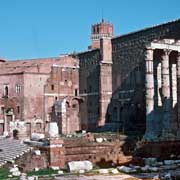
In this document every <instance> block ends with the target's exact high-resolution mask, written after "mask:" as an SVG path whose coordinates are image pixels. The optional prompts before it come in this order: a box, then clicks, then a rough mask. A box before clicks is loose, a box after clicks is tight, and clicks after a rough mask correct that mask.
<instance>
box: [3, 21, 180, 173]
mask: <svg viewBox="0 0 180 180" xmlns="http://www.w3.org/2000/svg"><path fill="white" fill-rule="evenodd" d="M113 29H114V28H113V25H112V24H111V23H109V22H106V21H105V20H104V19H102V21H101V22H100V23H98V24H94V25H92V31H91V40H92V43H91V45H90V46H89V47H88V50H86V51H84V52H78V53H70V54H67V55H63V56H58V57H53V58H41V59H29V60H28V59H26V60H5V59H1V60H0V69H1V71H0V136H2V137H0V145H1V146H2V147H0V166H9V164H10V165H12V164H13V165H14V163H15V162H16V163H17V164H18V165H17V166H18V168H19V169H21V171H23V172H26V171H28V170H34V167H35V170H37V171H38V169H43V168H52V169H54V170H59V168H65V166H66V165H68V166H69V167H70V168H69V169H70V172H71V171H73V170H72V169H76V170H77V171H78V173H84V172H85V171H91V170H93V164H96V165H99V166H100V167H102V166H113V167H117V168H116V169H113V170H112V169H111V170H109V171H111V173H113V174H118V173H119V172H125V173H136V172H142V173H144V172H158V171H163V172H165V171H166V170H169V169H178V167H179V166H180V154H179V152H178V151H177V149H178V148H179V147H180V143H179V140H180V103H179V102H180V92H179V91H180V19H178V20H175V21H171V22H167V23H164V24H160V25H156V26H153V27H149V28H145V29H142V30H139V31H136V32H132V33H129V34H125V35H120V36H115V35H114V32H113V31H114V30H113ZM99 132H103V133H99ZM107 132H110V133H107ZM21 140H23V142H24V143H26V145H24V144H22V142H21ZM13 147H14V149H13ZM7 149H9V150H10V151H7ZM142 157H144V159H142ZM149 157H151V158H149ZM152 157H153V158H152ZM167 157H168V159H167ZM87 160H89V161H87ZM74 161H75V162H74ZM79 161H80V162H79ZM131 163H134V164H131ZM136 163H138V166H137V165H135V164H136ZM77 164H79V166H81V167H82V168H80V167H75V166H76V165H77ZM85 164H86V165H87V166H86V165H85ZM127 164H128V166H124V165H127ZM120 165H123V166H120ZM14 166H15V165H14ZM85 166H86V167H85ZM14 168H15V170H14V169H13V168H11V169H10V171H12V172H11V173H12V174H13V173H14V174H15V175H13V176H16V175H17V176H19V175H20V174H21V172H20V171H19V169H18V168H17V167H14ZM109 171H108V170H107V169H99V170H98V173H100V174H107V173H108V172H109ZM58 172H59V174H63V171H58ZM179 172H180V171H179ZM96 173H97V172H96Z"/></svg>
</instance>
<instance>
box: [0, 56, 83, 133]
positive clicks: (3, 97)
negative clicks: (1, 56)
mask: <svg viewBox="0 0 180 180" xmlns="http://www.w3.org/2000/svg"><path fill="white" fill-rule="evenodd" d="M0 69H1V71H0V107H1V113H0V134H1V135H2V134H3V133H5V134H8V133H7V132H9V135H12V134H13V132H14V133H15V130H16V131H18V133H19V136H21V137H26V136H29V135H31V133H33V132H38V133H42V132H43V133H44V131H45V129H46V125H47V123H48V122H49V121H52V120H56V121H57V122H58V123H59V124H61V126H66V121H65V120H64V119H66V118H67V119H68V121H69V119H70V121H72V118H73V120H74V119H75V120H76V121H77V122H76V123H77V124H79V123H80V122H79V118H78V117H79V114H78V113H79V110H78V106H79V104H78V103H79V102H80V98H79V96H78V95H79V74H78V72H79V63H78V60H77V59H75V58H73V57H72V56H63V57H55V58H42V59H32V60H17V61H5V60H4V61H3V60H2V61H1V62H0ZM66 99H67V100H66ZM69 99H71V100H69ZM62 100H64V101H65V100H66V101H67V102H66V104H67V105H68V103H69V101H70V102H71V106H73V107H74V104H75V106H76V113H75V114H71V116H66V117H64V119H63V121H62V118H61V117H59V118H56V119H55V118H52V117H54V116H55V115H54V113H55V112H54V111H53V106H54V105H55V104H56V103H57V102H61V101H62ZM66 104H65V106H66ZM68 107H69V106H68ZM68 109H69V108H68ZM68 109H67V110H68ZM65 110H66V107H65ZM74 129H75V130H79V126H78V127H77V126H76V127H75V128H74ZM69 131H71V130H69Z"/></svg>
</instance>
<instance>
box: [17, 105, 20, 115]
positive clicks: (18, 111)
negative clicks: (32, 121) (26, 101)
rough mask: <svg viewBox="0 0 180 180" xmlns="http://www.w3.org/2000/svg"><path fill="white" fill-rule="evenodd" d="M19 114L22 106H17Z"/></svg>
mask: <svg viewBox="0 0 180 180" xmlns="http://www.w3.org/2000/svg"><path fill="white" fill-rule="evenodd" d="M17 113H18V114H19V113H20V106H17Z"/></svg>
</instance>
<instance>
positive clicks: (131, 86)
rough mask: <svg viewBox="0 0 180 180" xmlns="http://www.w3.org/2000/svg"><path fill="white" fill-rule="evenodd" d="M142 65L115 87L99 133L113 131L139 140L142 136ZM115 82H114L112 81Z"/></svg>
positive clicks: (144, 124)
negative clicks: (104, 122)
mask: <svg viewBox="0 0 180 180" xmlns="http://www.w3.org/2000/svg"><path fill="white" fill-rule="evenodd" d="M143 71H144V64H142V63H140V64H137V66H136V67H135V68H134V69H133V70H132V71H131V72H130V73H129V74H128V76H126V77H125V78H124V79H122V82H120V83H119V84H118V85H117V88H116V89H115V90H114V92H113V94H112V98H111V102H110V103H109V105H108V109H107V112H106V124H105V125H104V126H103V127H99V128H98V129H97V130H98V131H99V132H103V131H113V132H118V133H121V134H125V135H133V136H138V138H141V137H142V136H143V135H144V132H145V127H146V122H145V87H144V83H143V82H144V73H143ZM114 81H115V80H114Z"/></svg>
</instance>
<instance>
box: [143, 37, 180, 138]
mask: <svg viewBox="0 0 180 180" xmlns="http://www.w3.org/2000/svg"><path fill="white" fill-rule="evenodd" d="M146 48H147V49H146V58H145V62H146V74H145V77H146V134H145V137H146V138H150V139H158V138H161V139H167V138H168V139H169V138H170V139H172V138H175V137H179V132H180V129H179V128H180V127H179V125H180V92H179V91H180V79H179V78H180V41H179V40H174V39H163V40H159V41H157V40H156V41H153V42H151V43H150V44H148V45H147V47H146Z"/></svg>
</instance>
